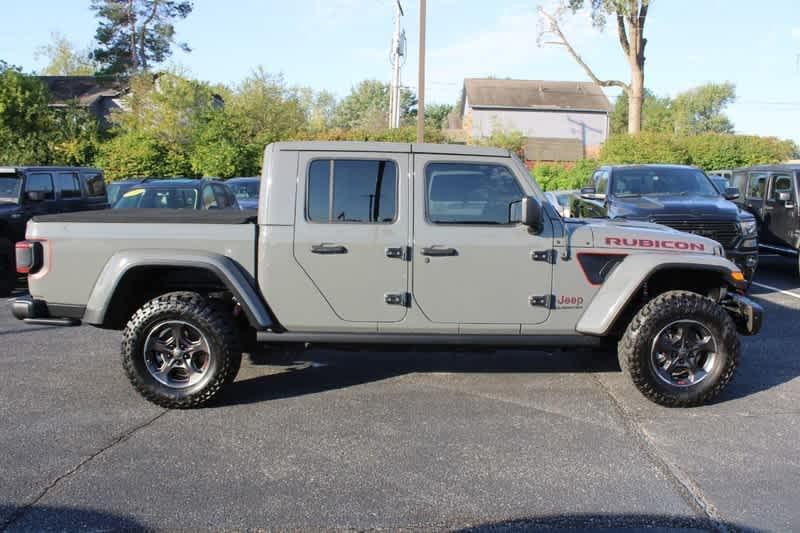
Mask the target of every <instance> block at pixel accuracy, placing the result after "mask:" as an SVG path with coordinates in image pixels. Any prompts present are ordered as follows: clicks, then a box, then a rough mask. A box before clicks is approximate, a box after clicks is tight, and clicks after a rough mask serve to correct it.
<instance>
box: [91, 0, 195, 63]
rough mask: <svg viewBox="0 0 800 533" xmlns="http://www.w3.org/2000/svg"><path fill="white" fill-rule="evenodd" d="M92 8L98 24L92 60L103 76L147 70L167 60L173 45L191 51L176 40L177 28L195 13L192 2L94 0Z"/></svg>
mask: <svg viewBox="0 0 800 533" xmlns="http://www.w3.org/2000/svg"><path fill="white" fill-rule="evenodd" d="M91 7H92V10H93V11H94V12H95V16H96V17H97V19H98V21H99V22H98V26H97V32H96V33H95V40H96V41H97V48H95V49H94V52H92V58H93V59H94V60H95V61H97V62H98V63H100V64H101V65H102V66H103V69H102V71H103V73H104V74H123V73H133V72H138V71H146V70H147V69H148V68H149V67H150V66H151V65H153V64H155V63H161V62H163V61H164V60H165V59H167V58H168V57H169V56H170V55H171V54H172V47H173V46H178V47H179V48H180V49H182V50H184V51H187V52H188V51H190V48H189V46H188V45H187V44H186V43H179V42H176V41H175V25H174V23H175V21H176V20H178V19H185V18H186V17H187V16H189V14H190V13H191V12H192V9H193V7H194V6H193V3H192V2H191V1H190V0H92V4H91Z"/></svg>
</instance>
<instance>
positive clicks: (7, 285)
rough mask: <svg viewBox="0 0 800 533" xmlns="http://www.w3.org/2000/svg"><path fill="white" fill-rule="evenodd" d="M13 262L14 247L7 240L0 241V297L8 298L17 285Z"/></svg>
mask: <svg viewBox="0 0 800 533" xmlns="http://www.w3.org/2000/svg"><path fill="white" fill-rule="evenodd" d="M16 268H17V267H16V264H15V260H14V245H13V244H12V242H11V241H10V240H8V239H0V297H4V296H10V295H11V291H13V290H14V286H15V285H16V284H17V271H16Z"/></svg>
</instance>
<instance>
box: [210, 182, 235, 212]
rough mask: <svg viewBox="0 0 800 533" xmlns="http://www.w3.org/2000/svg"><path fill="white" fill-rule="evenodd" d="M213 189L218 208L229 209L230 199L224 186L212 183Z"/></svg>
mask: <svg viewBox="0 0 800 533" xmlns="http://www.w3.org/2000/svg"><path fill="white" fill-rule="evenodd" d="M211 187H212V188H213V189H214V194H215V195H216V196H217V205H218V206H219V208H220V209H229V208H230V207H231V202H230V199H229V198H228V193H227V191H226V190H225V187H223V186H222V185H218V184H216V183H215V184H214V185H212V186H211Z"/></svg>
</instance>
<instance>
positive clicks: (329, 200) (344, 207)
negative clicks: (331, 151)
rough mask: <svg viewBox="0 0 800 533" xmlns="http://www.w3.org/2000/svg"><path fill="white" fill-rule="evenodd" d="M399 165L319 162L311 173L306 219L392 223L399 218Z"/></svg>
mask: <svg viewBox="0 0 800 533" xmlns="http://www.w3.org/2000/svg"><path fill="white" fill-rule="evenodd" d="M397 180H398V172H397V163H395V162H394V161H391V160H382V159H380V160H379V159H317V160H314V161H312V162H311V164H310V165H309V170H308V186H307V193H306V219H307V220H308V221H309V222H318V223H328V224H341V223H361V224H389V223H393V222H394V221H395V220H396V219H397Z"/></svg>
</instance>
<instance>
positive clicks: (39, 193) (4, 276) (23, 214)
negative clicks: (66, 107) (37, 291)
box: [0, 167, 108, 297]
mask: <svg viewBox="0 0 800 533" xmlns="http://www.w3.org/2000/svg"><path fill="white" fill-rule="evenodd" d="M106 207H108V199H107V197H106V184H105V181H104V179H103V171H102V170H98V169H96V168H87V167H0V297H2V296H8V295H9V294H11V291H12V290H13V288H14V285H15V283H16V280H17V274H16V272H15V267H14V245H15V244H16V243H17V242H19V241H22V240H24V239H25V225H26V224H27V222H28V220H30V219H31V218H33V217H34V216H37V215H48V214H53V213H70V212H74V211H87V210H94V209H105V208H106Z"/></svg>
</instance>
